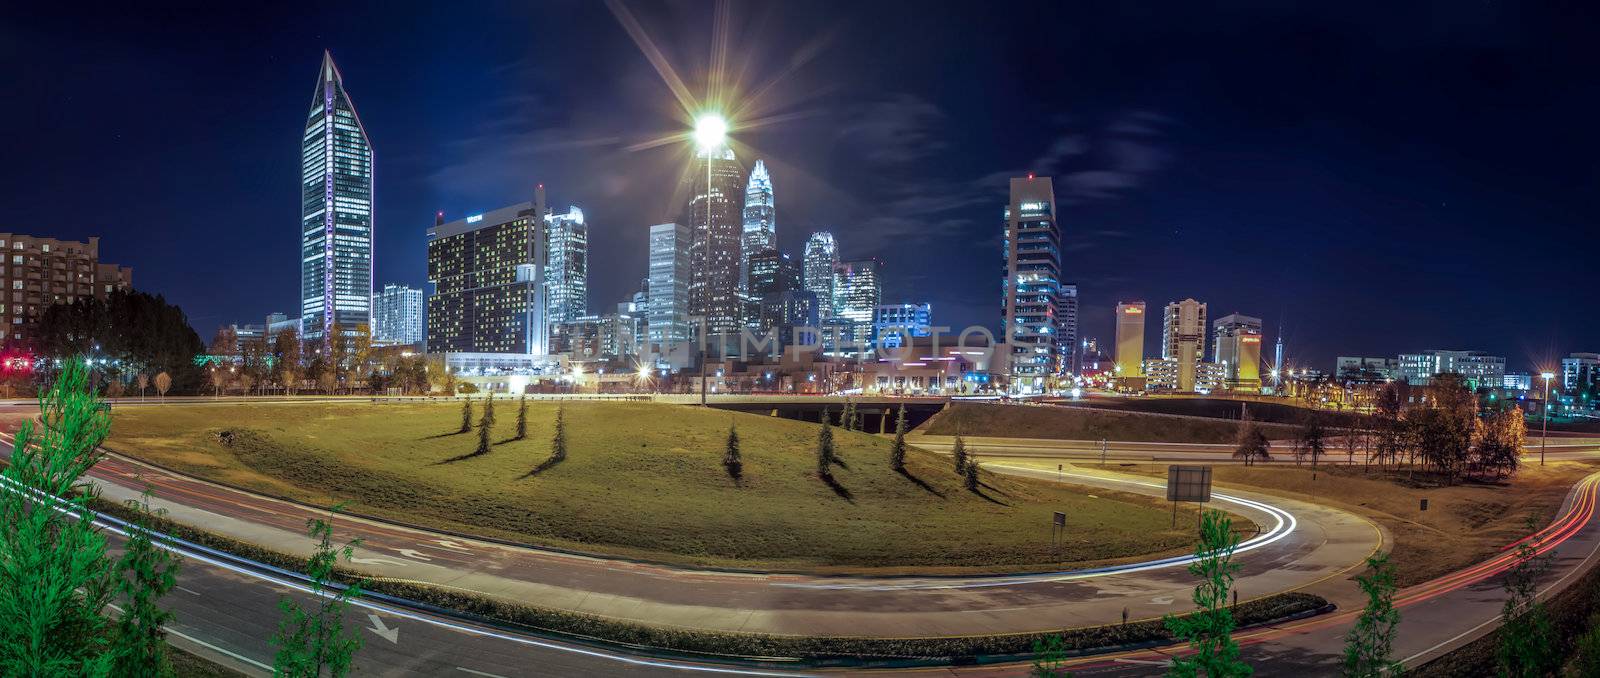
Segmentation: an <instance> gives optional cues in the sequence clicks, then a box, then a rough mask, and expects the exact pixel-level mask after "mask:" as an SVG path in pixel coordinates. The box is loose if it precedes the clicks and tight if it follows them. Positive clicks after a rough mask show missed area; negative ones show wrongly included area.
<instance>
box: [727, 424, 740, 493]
mask: <svg viewBox="0 0 1600 678" xmlns="http://www.w3.org/2000/svg"><path fill="white" fill-rule="evenodd" d="M722 467H723V468H725V469H727V470H728V477H729V478H732V479H733V482H734V483H735V484H737V483H738V482H739V479H740V477H742V476H743V475H744V462H743V461H740V459H739V432H738V431H737V430H735V429H734V426H733V424H729V425H728V447H727V451H726V452H723V454H722Z"/></svg>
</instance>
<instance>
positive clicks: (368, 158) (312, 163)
mask: <svg viewBox="0 0 1600 678" xmlns="http://www.w3.org/2000/svg"><path fill="white" fill-rule="evenodd" d="M371 304H372V143H371V142H370V141H368V139H367V130H366V127H364V126H362V124H361V118H360V117H358V116H357V115H356V108H355V105H354V104H352V103H351V102H350V95H349V93H348V92H346V91H345V88H344V78H343V77H342V76H340V75H339V69H338V67H336V66H334V65H333V55H331V54H329V53H328V52H326V51H324V52H323V53H322V68H320V69H319V70H318V72H317V89H316V92H315V93H314V94H313V95H312V98H311V107H310V110H309V111H308V112H307V113H306V128H305V134H304V135H303V136H302V137H301V138H300V317H301V321H300V322H301V326H300V327H301V336H302V337H304V338H305V339H307V340H318V341H321V340H323V339H324V338H325V337H327V336H328V335H329V333H330V332H332V331H333V328H334V327H335V326H338V327H339V328H341V329H342V330H343V331H347V332H348V331H352V330H354V329H355V328H356V327H357V326H359V325H369V326H370V324H371V322H372V307H371Z"/></svg>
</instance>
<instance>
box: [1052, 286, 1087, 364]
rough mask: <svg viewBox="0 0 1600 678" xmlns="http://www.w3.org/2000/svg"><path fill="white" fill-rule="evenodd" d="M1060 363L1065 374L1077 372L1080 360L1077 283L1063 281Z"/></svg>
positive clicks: (1059, 313)
mask: <svg viewBox="0 0 1600 678" xmlns="http://www.w3.org/2000/svg"><path fill="white" fill-rule="evenodd" d="M1057 315H1059V316H1060V318H1061V341H1059V342H1057V345H1058V346H1060V347H1061V351H1062V354H1061V365H1062V369H1063V370H1065V371H1066V373H1067V374H1074V375H1075V374H1078V373H1079V365H1080V362H1081V355H1082V354H1081V352H1080V350H1079V349H1080V346H1079V345H1078V284H1077V283H1063V284H1062V285H1061V310H1060V311H1059V312H1058V314H1057Z"/></svg>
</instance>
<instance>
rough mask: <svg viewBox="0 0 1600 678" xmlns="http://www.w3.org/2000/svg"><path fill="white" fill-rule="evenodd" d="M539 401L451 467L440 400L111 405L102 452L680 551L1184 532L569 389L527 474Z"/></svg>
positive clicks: (989, 482)
mask: <svg viewBox="0 0 1600 678" xmlns="http://www.w3.org/2000/svg"><path fill="white" fill-rule="evenodd" d="M474 405H475V406H474V414H475V415H476V414H477V413H478V412H479V411H480V410H479V409H478V408H480V407H481V406H482V404H481V402H479V403H475V404H474ZM555 407H556V406H555V404H553V403H530V404H529V417H528V418H529V422H530V427H529V437H528V439H527V440H522V441H512V442H505V443H503V444H498V445H495V446H494V447H493V448H492V450H491V452H490V453H489V454H487V455H485V456H482V457H476V458H470V459H466V460H462V461H457V462H453V463H440V462H442V461H443V460H445V459H448V458H451V457H454V456H458V455H463V454H467V453H469V452H471V451H472V450H473V448H474V446H475V444H476V433H475V432H474V433H469V434H451V432H453V431H455V430H456V429H457V428H458V427H459V422H460V405H459V403H429V404H405V405H400V404H383V405H371V404H365V403H315V404H244V405H222V406H213V405H196V406H161V407H142V408H141V407H126V408H119V409H118V410H117V412H116V416H115V420H114V422H113V430H112V438H111V440H110V442H109V443H108V447H110V448H111V449H113V450H115V451H118V452H121V453H124V454H129V455H132V456H136V457H141V458H146V459H149V460H151V461H154V462H157V463H160V464H164V465H167V466H171V467H173V468H176V469H178V470H181V471H184V472H188V473H193V474H196V475H200V476H204V477H209V478H213V479H217V480H220V481H224V482H228V483H232V484H235V485H239V486H243V487H247V488H250V489H253V490H257V491H262V492H267V493H271V494H277V495H283V496H288V497H291V498H294V499H297V500H301V501H305V502H308V503H313V504H319V505H326V504H329V503H331V502H335V501H348V502H349V508H350V510H352V511H355V512H358V513H366V514H371V515H376V516H382V517H390V518H394V519H399V520H404V521H408V522H414V523H420V524H425V525H429V526H434V527H440V528H447V529H454V530H460V531H465V532H470V533H476V534H483V535H488V536H494V537H501V538H507V539H514V540H519V541H527V542H533V543H538V544H545V545H551V546H557V547H564V548H573V549H580V550H585V551H592V552H601V553H608V554H615V555H623V556H632V557H642V558H649V559H656V560H664V561H669V562H677V563H686V564H702V565H724V566H742V567H777V568H793V569H804V570H828V571H837V570H859V569H869V568H873V569H875V568H889V569H890V571H894V570H896V569H898V570H916V571H960V570H971V569H983V570H1007V571H1012V570H1027V569H1039V568H1046V567H1053V566H1054V565H1055V561H1056V558H1055V554H1054V552H1053V551H1052V550H1051V548H1050V544H1049V534H1050V515H1051V512H1052V511H1064V512H1066V513H1067V515H1068V516H1069V522H1070V524H1071V525H1072V526H1073V528H1074V529H1073V531H1072V532H1071V534H1070V535H1069V537H1068V540H1067V542H1066V545H1065V548H1064V550H1063V551H1062V554H1061V559H1060V562H1069V563H1100V562H1110V561H1115V560H1119V559H1127V558H1133V557H1138V556H1143V555H1147V554H1151V553H1176V552H1183V551H1187V550H1188V549H1189V548H1190V547H1191V540H1192V535H1191V534H1190V531H1189V530H1187V529H1179V530H1171V529H1169V524H1170V521H1171V517H1170V513H1169V507H1168V506H1167V505H1166V504H1164V503H1161V502H1158V501H1154V500H1152V499H1148V498H1145V497H1140V496H1136V495H1123V494H1118V493H1114V492H1106V491H1101V490H1094V491H1092V492H1091V491H1088V490H1085V489H1083V488H1073V487H1070V486H1056V485H1053V484H1048V483H1042V482H1035V481H1031V480H1022V479H1015V478H1010V477H1006V476H999V475H993V474H988V473H985V474H984V476H983V480H984V483H985V485H986V487H985V488H983V490H982V494H981V495H980V494H974V493H971V492H968V491H966V490H965V489H963V488H962V485H961V481H960V479H959V478H958V477H957V476H956V475H955V473H954V472H953V470H952V469H951V467H950V461H949V459H948V458H947V457H940V456H936V455H932V454H929V453H925V452H922V451H919V450H912V451H911V453H910V454H909V455H908V458H907V468H908V470H909V472H910V475H911V476H912V477H914V478H915V479H917V480H916V481H914V480H912V479H910V478H907V477H905V476H902V475H900V474H897V473H894V472H893V471H891V470H890V469H889V468H888V457H889V441H888V440H886V439H882V438H878V437H875V436H870V435H865V434H859V433H846V432H844V431H840V430H837V429H836V430H835V431H836V436H835V439H836V441H837V446H838V455H839V457H840V458H841V459H842V460H843V461H844V462H845V464H847V465H848V466H847V467H845V468H837V469H836V470H835V471H834V476H835V477H836V478H837V479H838V483H839V485H840V486H841V487H843V488H844V489H845V490H846V491H847V492H848V493H849V497H848V498H845V497H842V496H840V494H839V493H836V492H835V491H834V490H833V489H830V488H829V486H828V485H826V484H824V483H823V482H822V481H821V480H820V479H819V478H818V477H817V475H816V472H815V468H816V465H815V452H814V450H815V441H816V437H817V432H818V426H817V425H816V424H809V423H803V422H796V421H789V420H783V419H775V418H769V417H762V416H759V415H747V414H730V413H728V412H724V411H717V410H706V409H701V408H696V407H688V406H676V405H663V404H653V403H594V402H590V403H585V402H574V403H568V404H566V419H567V438H568V448H569V453H568V458H567V460H566V461H565V462H563V463H561V464H558V465H556V466H555V467H553V468H551V469H549V470H547V471H545V472H543V473H540V474H539V475H536V476H533V477H526V474H527V472H528V471H529V470H531V469H533V468H534V467H536V466H537V465H538V464H539V463H540V462H541V461H543V460H545V459H546V458H547V456H548V455H549V451H550V443H549V441H550V436H551V432H552V422H553V419H554V416H555ZM496 414H497V418H498V421H499V424H498V425H497V426H496V427H495V429H494V434H493V436H492V439H493V440H494V441H496V442H499V441H502V440H504V439H506V438H508V437H510V435H511V433H512V431H513V425H514V421H515V418H516V403H515V402H514V401H506V400H501V401H499V402H498V403H497V406H496ZM730 422H737V424H738V426H739V436H740V439H741V441H742V443H743V444H742V449H743V460H744V480H743V482H742V483H740V484H739V485H735V484H734V482H733V481H732V480H730V479H729V478H728V477H727V475H726V474H725V473H724V471H723V468H722V466H721V458H722V453H723V445H724V441H725V438H726V435H727V429H728V426H729V424H730ZM223 431H227V432H229V433H230V437H231V443H224V442H223V441H222V440H221V438H220V437H219V433H221V432H223ZM918 481H920V482H918ZM1192 522H1193V516H1190V520H1189V521H1188V523H1186V522H1185V521H1184V520H1182V519H1181V518H1180V520H1179V521H1178V524H1179V525H1186V524H1192Z"/></svg>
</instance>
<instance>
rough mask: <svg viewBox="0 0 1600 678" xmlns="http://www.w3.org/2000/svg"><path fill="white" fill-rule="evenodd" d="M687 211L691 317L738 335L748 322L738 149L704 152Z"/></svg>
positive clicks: (711, 329) (699, 155) (710, 328)
mask: <svg viewBox="0 0 1600 678" xmlns="http://www.w3.org/2000/svg"><path fill="white" fill-rule="evenodd" d="M697 159H698V162H697V163H696V166H695V169H694V176H693V177H692V180H693V185H694V188H693V190H692V192H691V194H690V195H691V197H690V199H689V208H688V210H687V211H686V213H685V221H686V225H687V226H688V227H689V228H691V229H694V241H693V243H692V244H691V245H690V246H689V315H691V316H697V317H700V318H703V319H704V322H705V324H706V331H707V332H710V333H722V332H737V331H739V327H740V326H741V324H742V322H743V320H744V308H743V307H744V303H743V298H742V297H743V295H741V294H740V289H741V285H740V283H739V271H740V268H741V267H742V265H743V264H742V261H743V258H742V257H741V256H740V252H739V248H740V242H739V240H740V237H741V236H742V235H743V232H744V227H743V225H742V224H743V218H742V214H741V210H740V203H741V201H742V199H743V197H744V170H743V169H742V168H740V167H739V162H738V161H737V160H736V159H735V158H734V155H733V149H731V148H728V147H727V146H723V147H721V148H719V149H711V150H701V151H699V152H698V153H697Z"/></svg>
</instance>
